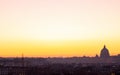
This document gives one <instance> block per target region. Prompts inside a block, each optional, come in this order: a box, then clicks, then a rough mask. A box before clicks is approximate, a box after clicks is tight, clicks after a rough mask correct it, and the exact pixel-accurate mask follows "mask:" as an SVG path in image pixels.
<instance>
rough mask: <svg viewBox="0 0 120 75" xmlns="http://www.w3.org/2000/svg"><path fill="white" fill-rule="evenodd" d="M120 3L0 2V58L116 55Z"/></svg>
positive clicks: (119, 40) (119, 39) (86, 0)
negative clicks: (104, 49) (108, 53)
mask: <svg viewBox="0 0 120 75" xmlns="http://www.w3.org/2000/svg"><path fill="white" fill-rule="evenodd" d="M119 13H120V0H0V56H1V57H19V56H21V54H22V53H23V54H24V55H25V56H27V57H72V56H95V55H96V54H98V55H99V54H100V50H101V49H102V48H103V46H104V44H105V45H106V46H107V48H108V49H109V51H110V54H111V55H117V54H120V46H119V45H120V34H119V33H120V21H119V20H120V14H119Z"/></svg>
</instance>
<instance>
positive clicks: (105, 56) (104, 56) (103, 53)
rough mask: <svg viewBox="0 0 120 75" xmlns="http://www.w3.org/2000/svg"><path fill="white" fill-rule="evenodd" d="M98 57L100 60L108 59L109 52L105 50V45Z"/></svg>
mask: <svg viewBox="0 0 120 75" xmlns="http://www.w3.org/2000/svg"><path fill="white" fill-rule="evenodd" d="M100 57H101V58H108V57H110V54H109V50H108V49H107V48H106V46H105V45H104V47H103V49H102V50H101V53H100Z"/></svg>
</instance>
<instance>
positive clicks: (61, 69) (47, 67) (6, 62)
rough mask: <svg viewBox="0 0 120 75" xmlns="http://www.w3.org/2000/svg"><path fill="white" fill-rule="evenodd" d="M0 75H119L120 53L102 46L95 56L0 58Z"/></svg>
mask: <svg viewBox="0 0 120 75" xmlns="http://www.w3.org/2000/svg"><path fill="white" fill-rule="evenodd" d="M0 75H120V55H116V56H110V53H109V50H108V49H107V48H106V46H104V47H103V49H102V50H101V53H100V56H96V57H72V58H24V57H22V58H0Z"/></svg>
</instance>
